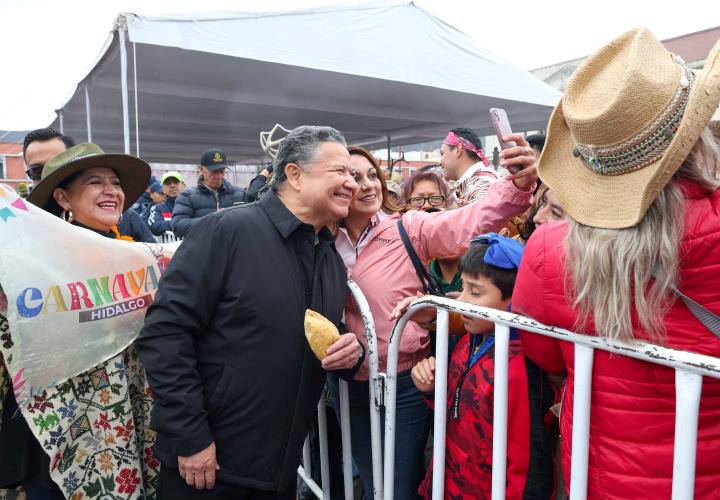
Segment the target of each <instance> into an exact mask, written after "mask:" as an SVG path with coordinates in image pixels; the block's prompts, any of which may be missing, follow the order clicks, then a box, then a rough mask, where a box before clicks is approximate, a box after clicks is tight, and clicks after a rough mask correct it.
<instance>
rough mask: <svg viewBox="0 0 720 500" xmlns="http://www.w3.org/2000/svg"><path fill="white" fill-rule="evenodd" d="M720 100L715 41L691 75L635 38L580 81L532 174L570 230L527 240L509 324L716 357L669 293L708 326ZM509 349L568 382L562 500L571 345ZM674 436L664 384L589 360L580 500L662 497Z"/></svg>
mask: <svg viewBox="0 0 720 500" xmlns="http://www.w3.org/2000/svg"><path fill="white" fill-rule="evenodd" d="M719 101H720V42H719V43H718V44H716V45H715V47H714V48H713V49H712V51H711V52H710V55H709V56H708V58H707V61H706V63H705V68H704V70H703V71H701V72H698V73H695V72H693V71H692V70H690V69H688V68H687V67H686V66H685V65H684V63H683V61H682V60H681V59H680V58H679V57H677V56H674V55H673V54H671V53H669V52H668V51H667V50H666V49H665V48H664V47H663V45H662V44H661V43H660V42H658V41H657V40H656V39H655V38H654V37H653V35H652V34H651V33H650V32H649V31H648V30H646V29H636V30H633V31H630V32H628V33H625V34H624V35H622V36H620V37H619V38H617V39H616V40H614V41H612V42H611V43H610V44H608V45H606V46H605V47H604V48H602V49H601V50H600V51H598V52H597V53H596V54H594V55H593V56H591V57H590V58H589V59H588V60H587V61H586V62H585V63H584V64H583V65H582V66H580V68H578V70H577V71H576V72H575V73H574V74H573V76H572V77H571V79H570V81H569V83H568V86H567V89H566V90H565V93H564V95H563V96H562V99H561V101H560V102H559V103H558V105H557V106H556V108H555V111H554V113H553V115H552V117H551V118H550V123H549V127H548V136H547V142H546V145H545V149H544V151H543V154H542V156H541V157H540V162H539V167H538V170H539V174H540V178H541V179H542V181H543V182H544V183H545V184H547V185H548V186H549V187H550V188H551V189H552V190H553V191H554V192H555V193H556V195H557V197H558V199H559V201H560V204H561V205H562V207H563V208H564V209H565V211H566V212H567V214H568V215H569V217H570V220H568V221H567V222H561V223H554V224H545V225H543V226H542V227H541V228H540V229H538V230H537V232H535V234H534V235H533V236H532V238H531V239H530V241H529V243H528V246H527V248H526V250H525V255H524V259H523V263H522V265H521V267H520V272H519V275H518V278H517V282H516V285H515V293H514V295H513V310H514V311H516V312H518V313H520V314H524V315H528V316H531V317H533V318H535V319H537V320H538V321H540V322H543V323H548V324H553V325H556V326H560V327H563V328H567V329H570V330H576V331H581V332H585V333H586V334H588V335H597V336H601V337H605V338H611V339H618V340H623V341H629V340H632V339H639V340H643V341H649V342H654V343H659V344H662V345H665V346H667V347H671V348H675V349H681V350H685V351H692V352H696V353H701V354H706V355H711V356H716V357H718V356H720V338H718V337H717V336H716V335H720V332H715V334H713V331H712V330H714V329H715V328H714V327H713V325H712V324H711V322H708V321H707V320H701V319H699V318H701V317H702V315H701V314H699V313H698V312H697V311H694V312H691V311H690V310H689V309H688V308H687V307H686V306H685V305H684V304H683V301H680V300H676V295H675V294H676V293H677V292H675V290H679V292H681V293H683V294H686V295H687V296H689V297H691V298H692V299H694V300H695V301H696V302H698V303H700V304H701V305H702V306H704V307H705V308H706V311H709V312H710V313H711V315H712V313H715V314H718V313H720V293H719V292H718V283H720V251H718V250H717V249H718V247H720V190H718V187H719V186H720V178H719V177H718V173H719V169H720V146H719V145H718V142H717V139H716V138H714V137H713V136H712V134H711V132H710V129H709V127H708V124H709V122H710V119H711V117H712V115H713V113H714V112H715V110H716V109H717V108H718V102H719ZM696 314H697V316H695V315H696ZM523 346H524V348H525V351H526V353H527V355H528V356H529V357H530V358H531V359H532V360H533V361H535V362H536V363H537V364H538V365H540V367H542V368H544V369H545V370H547V371H549V372H552V373H561V372H564V371H567V374H568V382H567V390H566V391H565V400H564V401H563V404H562V415H561V419H560V421H561V424H560V425H561V427H560V431H561V435H562V436H563V438H564V439H563V442H562V445H561V457H562V468H563V474H564V478H565V483H566V485H567V487H568V489H569V484H570V476H569V468H570V454H571V442H570V437H571V435H572V426H573V414H572V410H573V401H572V398H573V373H574V355H573V346H572V344H570V343H567V342H558V341H556V340H553V339H549V338H545V337H541V336H539V335H532V334H527V333H526V334H523ZM718 382H719V381H718V380H714V379H709V378H706V379H705V380H704V381H703V387H702V400H701V403H700V418H699V428H698V444H697V446H698V447H697V468H696V479H695V490H694V492H695V495H696V497H697V498H710V497H713V498H718V494H719V493H720V483H718V477H720V383H718ZM674 431H675V382H674V374H673V370H672V369H669V368H665V367H660V366H657V365H653V364H649V363H646V362H643V361H638V360H633V359H630V358H626V357H623V356H611V355H610V354H608V353H606V352H603V351H596V352H595V354H594V366H593V379H592V394H591V413H590V450H589V465H588V483H587V487H588V492H587V493H588V497H589V498H644V497H647V496H648V495H649V496H650V497H652V498H669V497H670V495H671V488H672V486H671V485H672V475H673V436H674ZM685 493H688V492H685ZM689 493H690V494H691V495H692V492H689Z"/></svg>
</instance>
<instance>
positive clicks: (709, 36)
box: [530, 26, 720, 91]
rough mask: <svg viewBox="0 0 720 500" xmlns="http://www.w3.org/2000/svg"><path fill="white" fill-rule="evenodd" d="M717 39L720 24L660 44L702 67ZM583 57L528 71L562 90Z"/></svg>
mask: <svg viewBox="0 0 720 500" xmlns="http://www.w3.org/2000/svg"><path fill="white" fill-rule="evenodd" d="M719 39H720V26H718V27H715V28H708V29H706V30H702V31H696V32H695V33H689V34H687V35H682V36H678V37H675V38H668V39H667V40H662V44H663V45H664V46H665V48H666V49H667V50H669V51H670V52H673V53H675V54H677V55H679V56H680V57H682V58H683V59H684V60H685V62H686V63H687V65H688V66H689V67H690V68H693V69H702V67H703V65H704V64H705V57H706V56H707V53H708V52H710V49H711V48H712V47H713V45H715V43H716V42H717V41H718V40H719ZM585 59H587V56H586V57H580V58H578V59H572V60H570V61H564V62H559V63H556V64H551V65H550V66H544V67H542V68H537V69H534V70H531V71H530V73H532V74H533V75H535V77H537V78H539V79H540V80H542V81H544V82H545V83H547V84H548V85H550V86H551V87H554V88H556V89H558V90H560V91H564V90H565V86H566V85H567V82H568V80H569V79H570V75H572V74H573V72H574V71H575V70H576V69H577V68H578V66H580V65H581V64H582V63H583V61H585Z"/></svg>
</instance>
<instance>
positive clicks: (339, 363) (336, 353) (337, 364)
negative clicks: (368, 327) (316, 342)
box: [322, 333, 362, 371]
mask: <svg viewBox="0 0 720 500" xmlns="http://www.w3.org/2000/svg"><path fill="white" fill-rule="evenodd" d="M361 355H362V346H361V345H360V342H358V339H357V337H356V336H355V334H354V333H346V334H344V335H340V339H339V340H338V341H336V342H335V343H334V344H332V345H331V346H330V347H328V348H327V356H325V358H324V359H323V360H322V367H323V369H325V370H328V371H332V370H348V369H350V368H353V367H355V365H356V364H357V362H358V360H359V359H360V356H361Z"/></svg>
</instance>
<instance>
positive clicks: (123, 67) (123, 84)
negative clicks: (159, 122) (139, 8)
mask: <svg viewBox="0 0 720 500" xmlns="http://www.w3.org/2000/svg"><path fill="white" fill-rule="evenodd" d="M125 29H126V28H125V25H124V23H123V25H122V26H120V27H118V37H119V40H120V93H121V94H122V113H123V139H124V145H125V148H124V150H123V152H124V153H125V154H126V155H129V154H130V111H129V110H128V86H127V47H125Z"/></svg>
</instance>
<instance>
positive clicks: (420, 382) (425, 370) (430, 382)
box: [410, 356, 435, 392]
mask: <svg viewBox="0 0 720 500" xmlns="http://www.w3.org/2000/svg"><path fill="white" fill-rule="evenodd" d="M410 376H411V377H412V380H413V383H414V384H415V387H417V388H418V390H419V391H420V392H432V391H434V390H435V357H434V356H430V357H429V358H427V359H423V360H422V361H420V362H419V363H418V364H416V365H415V366H414V367H413V369H412V371H411V372H410Z"/></svg>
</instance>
